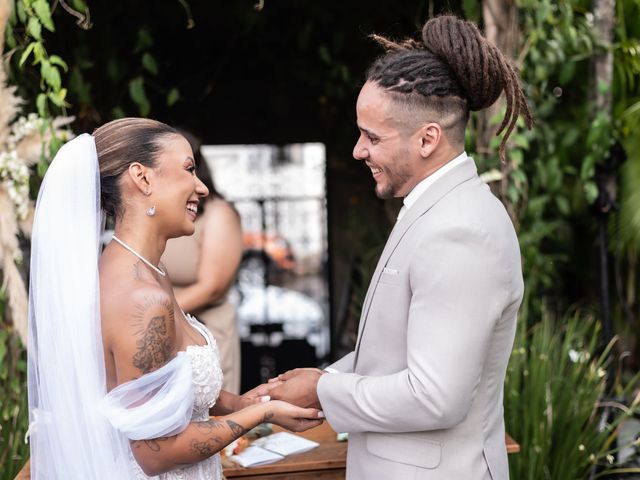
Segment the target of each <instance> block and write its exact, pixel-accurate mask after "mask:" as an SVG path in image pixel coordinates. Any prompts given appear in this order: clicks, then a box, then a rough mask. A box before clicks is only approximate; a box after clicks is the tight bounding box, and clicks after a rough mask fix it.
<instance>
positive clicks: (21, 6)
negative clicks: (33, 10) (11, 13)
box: [16, 2, 27, 23]
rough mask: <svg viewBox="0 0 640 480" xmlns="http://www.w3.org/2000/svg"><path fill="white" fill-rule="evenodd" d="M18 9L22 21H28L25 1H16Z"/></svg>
mask: <svg viewBox="0 0 640 480" xmlns="http://www.w3.org/2000/svg"><path fill="white" fill-rule="evenodd" d="M16 11H17V12H18V19H19V20H20V23H27V12H25V10H24V3H22V2H16Z"/></svg>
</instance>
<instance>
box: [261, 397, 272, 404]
mask: <svg viewBox="0 0 640 480" xmlns="http://www.w3.org/2000/svg"><path fill="white" fill-rule="evenodd" d="M269 400H271V397H270V396H269V395H263V396H262V397H260V403H264V402H268V401H269Z"/></svg>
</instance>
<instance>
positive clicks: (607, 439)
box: [505, 298, 640, 480]
mask: <svg viewBox="0 0 640 480" xmlns="http://www.w3.org/2000/svg"><path fill="white" fill-rule="evenodd" d="M528 304H529V300H528V298H527V299H525V305H524V309H523V315H522V316H521V318H520V325H519V328H518V333H517V336H516V341H515V345H514V350H513V354H512V356H511V360H510V362H509V367H508V369H507V377H506V381H505V423H506V428H507V431H508V432H509V433H510V434H511V435H512V436H513V437H514V438H515V439H516V440H517V441H518V442H519V443H520V446H521V451H520V453H518V454H517V455H512V456H510V458H509V468H510V475H511V478H517V479H520V480H524V479H531V480H574V479H585V478H588V476H589V473H590V472H591V470H592V468H594V467H595V466H597V467H598V468H599V469H600V473H599V475H604V474H606V473H607V472H613V471H617V470H618V469H619V468H620V467H619V466H617V465H615V463H614V462H615V460H614V458H615V457H614V454H615V453H616V452H617V451H619V450H620V449H622V448H623V447H625V446H626V445H618V446H617V447H616V448H615V449H614V448H613V447H612V445H613V440H614V439H616V438H617V436H618V429H617V427H618V426H619V425H620V424H621V422H623V421H624V420H627V419H629V418H631V417H632V415H633V414H634V413H637V412H638V410H639V405H638V402H637V399H636V401H634V402H633V404H632V405H631V407H630V408H626V407H624V406H623V405H618V406H616V407H615V408H616V410H615V415H614V416H613V417H612V418H611V419H610V420H609V421H608V422H607V421H605V422H603V418H605V417H603V415H605V414H606V411H605V409H604V408H603V407H604V404H603V403H602V401H603V398H604V396H605V392H606V377H607V369H609V367H611V366H612V364H613V361H614V358H613V355H612V353H611V352H612V346H613V344H610V345H609V346H608V348H607V349H606V350H605V351H604V352H602V353H599V350H598V343H599V334H600V330H599V324H598V322H597V321H595V319H594V318H593V317H589V316H585V315H580V314H573V315H569V316H567V317H566V318H563V319H557V318H553V317H552V315H550V314H549V313H548V310H547V309H546V308H545V309H543V311H544V315H543V317H542V320H541V321H539V322H534V323H535V324H534V326H533V327H532V328H528V327H527V324H528V323H530V322H529V321H528V319H527V318H526V314H527V312H528V311H529V308H528ZM559 325H562V327H561V328H559V327H558V326H559ZM609 372H610V374H611V375H613V374H614V373H613V372H612V371H611V370H610V369H609ZM618 374H619V372H618ZM639 379H640V374H638V375H636V376H635V377H634V378H632V379H631V380H629V381H627V382H626V383H625V384H624V385H622V384H619V383H617V382H620V381H621V377H620V375H618V377H617V378H616V386H617V390H618V392H617V393H619V394H620V395H621V396H627V395H629V394H631V393H632V391H633V389H634V388H635V387H637V384H638V380H639ZM611 405H612V406H613V403H612V404H611ZM625 471H626V472H627V473H632V472H634V471H635V472H636V473H637V472H640V469H635V470H633V469H626V470H625ZM598 478H599V477H598Z"/></svg>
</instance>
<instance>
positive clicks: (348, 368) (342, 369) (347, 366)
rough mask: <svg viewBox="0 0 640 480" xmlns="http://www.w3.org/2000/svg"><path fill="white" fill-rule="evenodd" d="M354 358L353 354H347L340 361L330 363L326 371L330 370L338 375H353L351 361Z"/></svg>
mask: <svg viewBox="0 0 640 480" xmlns="http://www.w3.org/2000/svg"><path fill="white" fill-rule="evenodd" d="M354 358H355V352H349V353H347V354H346V355H345V356H344V357H342V358H341V359H340V360H337V361H336V362H334V363H332V364H331V365H329V366H328V367H326V369H331V370H333V371H336V372H339V373H353V359H354Z"/></svg>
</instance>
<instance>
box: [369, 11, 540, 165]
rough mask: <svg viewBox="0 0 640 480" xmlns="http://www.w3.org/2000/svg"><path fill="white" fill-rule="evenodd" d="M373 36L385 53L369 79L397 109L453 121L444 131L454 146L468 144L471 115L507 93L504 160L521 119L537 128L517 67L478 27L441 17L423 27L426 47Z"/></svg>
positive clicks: (503, 123)
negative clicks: (429, 113)
mask: <svg viewBox="0 0 640 480" xmlns="http://www.w3.org/2000/svg"><path fill="white" fill-rule="evenodd" d="M372 37H373V38H374V39H375V40H377V41H378V42H379V43H380V44H381V45H382V46H383V47H385V49H386V50H387V53H386V54H385V55H383V56H381V57H379V58H378V59H377V60H376V61H375V62H374V63H373V65H372V66H371V67H370V68H369V71H368V72H367V80H369V81H373V82H376V83H377V84H378V85H379V86H380V87H382V88H384V89H385V90H387V91H389V93H390V94H391V97H392V99H393V100H394V101H395V102H396V103H398V104H401V105H404V106H409V107H413V108H421V107H422V108H424V109H427V110H434V111H435V113H436V114H437V115H438V116H439V117H440V118H442V117H445V116H450V117H451V121H450V122H448V123H449V124H448V125H443V128H444V129H445V130H447V129H448V130H449V132H450V134H451V135H452V136H453V139H454V141H460V139H462V140H464V130H465V128H466V124H467V121H468V119H469V112H470V111H476V110H482V109H485V108H487V107H489V106H490V105H492V104H493V103H495V101H496V100H497V99H498V97H499V96H500V94H501V93H502V92H503V91H504V92H505V96H506V100H507V110H506V112H505V116H504V118H503V120H502V123H501V124H500V127H499V128H498V132H497V135H499V134H500V133H501V132H502V131H503V130H504V129H505V127H506V133H505V135H504V137H503V138H502V141H501V142H500V148H499V154H500V158H501V159H502V160H503V161H504V160H505V149H506V143H507V139H508V138H509V135H510V134H511V132H512V131H513V129H514V128H515V125H516V121H517V120H518V116H519V115H523V116H524V118H525V121H526V124H527V126H528V127H529V128H531V126H532V125H533V117H532V116H531V113H530V111H529V107H528V106H527V102H526V99H525V97H524V93H523V91H522V88H521V87H520V84H519V82H518V72H517V70H516V68H515V67H514V66H513V65H512V64H511V62H510V61H509V60H507V58H505V56H504V55H503V54H502V52H501V51H500V50H499V49H498V48H497V47H496V46H495V45H493V44H491V43H490V42H489V41H488V40H487V39H485V38H484V37H483V36H482V34H481V33H480V31H479V30H478V27H477V26H476V25H475V24H473V23H471V22H468V21H466V20H462V19H460V18H458V17H455V16H453V15H443V16H439V17H435V18H432V19H431V20H429V21H427V22H426V23H425V25H424V27H423V28H422V42H419V41H415V40H413V39H406V40H404V41H401V42H399V43H397V42H393V41H391V40H389V39H387V38H384V37H381V36H378V35H373V36H372Z"/></svg>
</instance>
